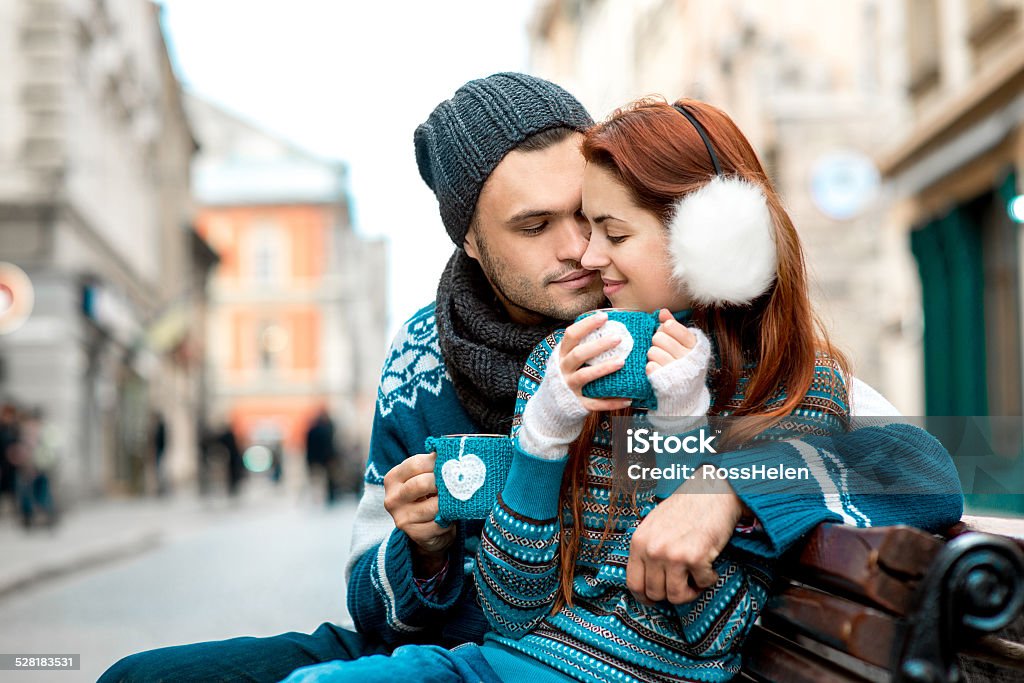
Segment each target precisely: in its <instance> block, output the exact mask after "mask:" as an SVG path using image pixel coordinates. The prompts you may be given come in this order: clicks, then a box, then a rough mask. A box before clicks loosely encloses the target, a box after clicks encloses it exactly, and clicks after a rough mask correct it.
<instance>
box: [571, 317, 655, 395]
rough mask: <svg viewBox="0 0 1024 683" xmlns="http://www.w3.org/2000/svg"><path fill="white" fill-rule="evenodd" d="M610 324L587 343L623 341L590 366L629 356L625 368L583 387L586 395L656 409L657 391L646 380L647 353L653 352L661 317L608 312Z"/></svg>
mask: <svg viewBox="0 0 1024 683" xmlns="http://www.w3.org/2000/svg"><path fill="white" fill-rule="evenodd" d="M594 313H596V311H590V312H588V313H584V314H583V315H581V316H580V317H579V318H577V319H576V320H581V319H583V318H585V317H587V316H588V315H593V314H594ZM604 313H606V314H607V315H608V322H606V323H605V324H604V325H602V326H601V327H600V328H598V329H597V330H596V331H595V332H592V333H591V335H588V337H587V339H588V340H590V339H593V338H595V337H603V336H608V335H614V336H617V337H621V338H622V341H621V342H619V345H618V346H616V347H615V348H613V349H611V350H609V351H606V352H605V353H602V354H600V355H598V356H596V357H595V358H594V359H592V360H591V361H590V362H591V364H593V365H596V364H598V363H601V362H604V361H606V360H613V359H615V358H621V357H622V356H623V354H626V356H625V359H626V362H625V365H623V366H622V368H621V369H619V370H616V371H615V372H613V373H612V374H610V375H605V376H604V377H599V378H597V379H595V380H594V381H593V382H590V383H589V384H586V385H585V386H584V387H583V395H584V396H586V397H588V398H631V399H633V405H634V406H635V407H638V408H648V409H653V408H655V407H656V406H657V401H656V399H655V397H654V389H653V388H652V387H651V383H650V382H649V381H648V380H647V373H646V372H645V368H646V367H647V351H648V350H649V349H650V348H651V340H652V339H653V338H654V333H655V332H656V331H657V330H658V325H659V322H658V314H657V313H645V312H643V311H625V310H616V309H611V310H606V311H604Z"/></svg>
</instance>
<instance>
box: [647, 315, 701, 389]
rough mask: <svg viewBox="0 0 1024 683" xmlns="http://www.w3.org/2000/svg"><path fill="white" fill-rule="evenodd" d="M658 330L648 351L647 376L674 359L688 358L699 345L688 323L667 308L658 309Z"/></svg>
mask: <svg viewBox="0 0 1024 683" xmlns="http://www.w3.org/2000/svg"><path fill="white" fill-rule="evenodd" d="M658 321H659V322H660V323H661V324H660V325H658V330H657V332H655V333H654V339H653V340H651V348H650V350H649V351H648V352H647V376H648V377H650V376H651V373H653V372H655V371H656V370H658V369H659V368H663V367H665V366H666V365H668V364H669V363H671V362H672V361H676V360H679V359H680V358H686V356H687V355H689V353H690V351H692V350H693V347H694V346H696V345H697V337H696V336H695V335H694V334H693V332H691V331H690V330H689V329H688V328H687V327H686V325H683V324H682V323H681V322H679V321H678V320H676V319H675V318H673V317H672V314H671V313H670V312H669V310H668V309H667V308H663V309H661V310H660V311H658Z"/></svg>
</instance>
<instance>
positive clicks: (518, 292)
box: [476, 234, 605, 320]
mask: <svg viewBox="0 0 1024 683" xmlns="http://www.w3.org/2000/svg"><path fill="white" fill-rule="evenodd" d="M476 247H477V252H478V253H479V256H480V259H479V261H480V268H481V270H483V271H484V275H486V276H487V279H488V281H489V282H490V283H491V286H492V287H493V288H494V289H495V291H497V293H498V296H499V297H501V298H502V299H503V300H504V301H505V302H506V304H507V305H511V306H515V307H516V308H519V309H520V310H522V311H523V312H525V313H527V314H533V315H535V316H540V317H545V318H551V319H554V320H575V319H576V317H577V316H579V315H580V314H581V313H585V312H586V311H590V310H593V309H595V308H599V307H601V306H603V305H604V303H605V298H604V294H603V293H602V292H601V290H600V289H597V290H590V289H581V290H578V292H577V294H576V296H574V297H573V298H572V299H571V300H569V301H566V302H561V301H557V300H556V299H555V298H554V297H553V296H552V295H551V294H550V293H549V290H548V287H549V286H550V285H551V284H552V283H553V282H555V281H556V280H559V279H561V278H563V277H565V276H566V275H568V274H569V273H571V272H573V271H576V270H580V269H581V268H582V266H581V265H580V264H579V263H578V262H576V261H572V262H569V263H568V264H566V267H565V268H564V269H563V270H562V271H561V272H559V273H556V274H553V275H548V276H546V277H545V278H544V282H543V283H541V284H537V283H536V282H533V281H532V280H530V279H529V278H527V277H524V276H522V275H519V274H517V273H516V272H515V271H514V269H512V268H509V267H508V266H507V264H506V263H505V262H504V261H502V260H501V259H498V258H497V257H495V256H494V254H492V253H491V252H490V250H488V248H487V243H486V242H485V241H484V240H483V239H481V238H480V235H479V234H478V235H477V239H476Z"/></svg>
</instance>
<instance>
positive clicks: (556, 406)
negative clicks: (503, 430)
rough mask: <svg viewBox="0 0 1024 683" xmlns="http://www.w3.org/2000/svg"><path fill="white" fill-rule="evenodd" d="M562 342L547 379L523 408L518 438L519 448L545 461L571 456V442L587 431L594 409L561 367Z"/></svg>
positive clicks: (550, 361) (552, 358) (549, 363)
mask: <svg viewBox="0 0 1024 683" xmlns="http://www.w3.org/2000/svg"><path fill="white" fill-rule="evenodd" d="M561 350H562V345H561V344H559V345H558V346H556V347H555V349H554V352H552V354H551V357H550V358H548V365H547V370H546V371H545V373H544V379H543V380H542V381H541V383H540V386H539V387H537V393H535V394H534V395H533V396H532V397H531V398H530V400H529V401H527V403H526V408H525V409H524V410H523V419H522V424H521V425H520V427H519V432H518V433H517V435H516V439H517V440H518V443H519V448H521V449H522V450H524V451H526V452H527V453H529V454H530V455H534V456H536V457H538V458H543V459H545V460H561V459H562V458H565V457H568V454H569V444H571V443H572V442H573V441H574V440H575V439H576V437H578V436H579V435H580V432H581V431H583V421H584V420H585V419H586V417H587V414H588V413H589V412H590V411H589V410H587V409H586V408H584V407H583V404H581V403H580V401H579V399H578V398H577V397H576V394H574V393H572V389H570V388H569V386H568V385H567V384H566V383H565V378H563V377H562V371H561V368H560V367H559V359H560V358H561Z"/></svg>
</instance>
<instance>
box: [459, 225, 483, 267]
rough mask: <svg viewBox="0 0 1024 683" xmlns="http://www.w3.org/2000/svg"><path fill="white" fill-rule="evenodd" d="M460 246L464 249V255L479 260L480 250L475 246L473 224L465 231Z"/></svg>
mask: <svg viewBox="0 0 1024 683" xmlns="http://www.w3.org/2000/svg"><path fill="white" fill-rule="evenodd" d="M462 248H463V249H464V250H465V251H466V256H468V257H469V258H471V259H473V260H474V261H479V260H480V250H479V249H478V248H477V244H476V229H475V228H474V226H470V227H469V230H468V231H466V239H465V240H463V242H462Z"/></svg>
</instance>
